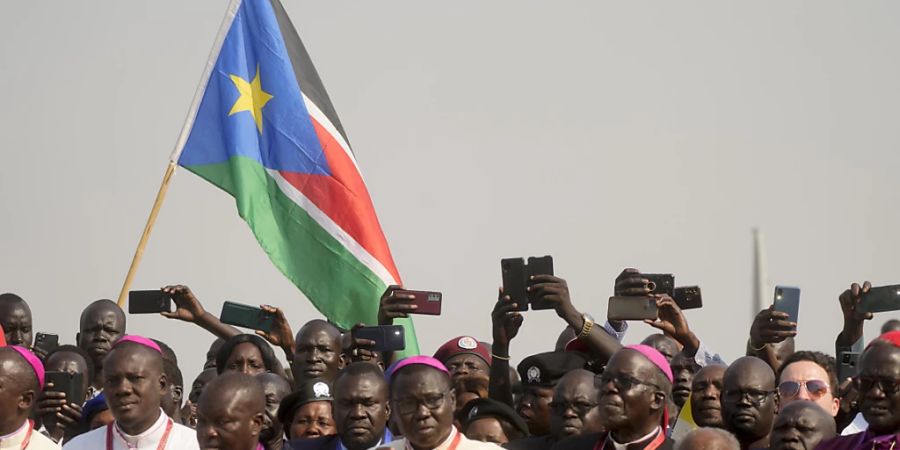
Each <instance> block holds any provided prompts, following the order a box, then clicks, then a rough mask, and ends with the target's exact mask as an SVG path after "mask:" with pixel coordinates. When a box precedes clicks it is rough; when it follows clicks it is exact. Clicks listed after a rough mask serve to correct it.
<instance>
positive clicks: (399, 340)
mask: <svg viewBox="0 0 900 450" xmlns="http://www.w3.org/2000/svg"><path fill="white" fill-rule="evenodd" d="M354 334H355V336H356V337H358V338H360V339H370V340H373V341H375V350H376V351H379V352H396V351H400V350H404V349H406V335H405V334H404V332H403V327H402V326H400V325H384V326H374V327H360V328H358V329H357V330H356V331H355V332H354Z"/></svg>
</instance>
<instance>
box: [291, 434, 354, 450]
mask: <svg viewBox="0 0 900 450" xmlns="http://www.w3.org/2000/svg"><path fill="white" fill-rule="evenodd" d="M288 445H289V446H290V450H340V448H341V438H340V436H338V435H336V434H333V435H331V436H322V437H317V438H308V439H304V438H299V439H292V440H291V441H290V442H289V443H288Z"/></svg>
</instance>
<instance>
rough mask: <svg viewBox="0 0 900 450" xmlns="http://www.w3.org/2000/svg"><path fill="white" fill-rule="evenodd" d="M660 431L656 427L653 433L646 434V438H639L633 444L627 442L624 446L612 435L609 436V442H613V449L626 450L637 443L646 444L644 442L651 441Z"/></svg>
mask: <svg viewBox="0 0 900 450" xmlns="http://www.w3.org/2000/svg"><path fill="white" fill-rule="evenodd" d="M659 431H660V430H659V427H656V428H654V429H653V431H651V432H650V433H648V434H646V435H644V436H642V437H639V438H637V439H635V440H633V441H631V442H626V443H624V444H620V443H618V442H616V440H615V439H613V437H612V434H610V435H609V441H610V442H612V444H613V447H614V448H615V449H616V450H625V449H626V448H627V447H628V446H629V445H633V444H637V443H639V442H644V441H646V440H649V439H650V438H652V437H653V436H656V433H658V432H659Z"/></svg>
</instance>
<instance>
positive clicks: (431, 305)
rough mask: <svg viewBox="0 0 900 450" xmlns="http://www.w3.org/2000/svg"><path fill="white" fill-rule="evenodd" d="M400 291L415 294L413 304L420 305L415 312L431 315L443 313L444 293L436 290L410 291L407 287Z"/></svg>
mask: <svg viewBox="0 0 900 450" xmlns="http://www.w3.org/2000/svg"><path fill="white" fill-rule="evenodd" d="M398 292H403V293H405V294H410V295H413V296H415V297H416V298H415V299H413V304H414V305H416V306H418V307H419V308H418V309H416V312H415V313H413V314H427V315H430V316H439V315H441V303H442V300H443V297H444V296H443V294H441V293H440V292H434V291H409V290H406V289H402V290H400V291H398Z"/></svg>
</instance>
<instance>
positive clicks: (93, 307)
mask: <svg viewBox="0 0 900 450" xmlns="http://www.w3.org/2000/svg"><path fill="white" fill-rule="evenodd" d="M99 313H112V314H115V315H116V317H118V318H119V319H121V321H122V324H123V326H124V324H125V312H124V311H122V308H119V305H117V304H116V302H114V301H112V300H109V299H105V298H104V299H100V300H95V301H93V302H91V304H89V305H87V307H86V308H84V310H83V311H81V318H80V320H79V321H80V323H81V324H82V327H83V326H84V321H85V319H89V318H90V317H91V316H92V315H96V314H99Z"/></svg>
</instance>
